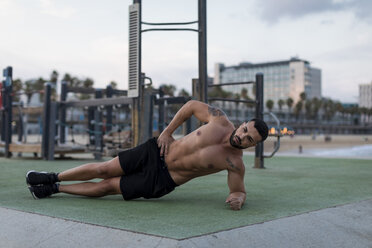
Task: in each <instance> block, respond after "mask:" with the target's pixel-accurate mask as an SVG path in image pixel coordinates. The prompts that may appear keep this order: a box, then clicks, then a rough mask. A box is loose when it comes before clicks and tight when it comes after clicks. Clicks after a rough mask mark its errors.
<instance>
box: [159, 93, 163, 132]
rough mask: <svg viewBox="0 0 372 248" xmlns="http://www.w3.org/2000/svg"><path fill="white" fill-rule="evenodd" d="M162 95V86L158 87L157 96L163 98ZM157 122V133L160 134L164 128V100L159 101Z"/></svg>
mask: <svg viewBox="0 0 372 248" xmlns="http://www.w3.org/2000/svg"><path fill="white" fill-rule="evenodd" d="M163 97H164V91H163V88H161V87H160V88H159V98H163ZM158 107H159V123H158V127H159V135H160V134H161V132H163V130H164V101H160V102H159V106H158Z"/></svg>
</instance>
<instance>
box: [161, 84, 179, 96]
mask: <svg viewBox="0 0 372 248" xmlns="http://www.w3.org/2000/svg"><path fill="white" fill-rule="evenodd" d="M160 88H161V89H162V90H163V92H164V95H168V96H174V93H175V92H176V89H177V88H176V86H175V85H173V84H162V85H160Z"/></svg>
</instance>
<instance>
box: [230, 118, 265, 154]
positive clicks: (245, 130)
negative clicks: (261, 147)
mask: <svg viewBox="0 0 372 248" xmlns="http://www.w3.org/2000/svg"><path fill="white" fill-rule="evenodd" d="M261 140H262V137H261V135H260V134H259V133H258V131H257V129H256V128H255V127H254V121H250V122H248V123H247V122H244V123H243V124H241V125H240V126H239V127H238V128H237V129H235V130H234V132H233V133H232V134H231V136H230V144H231V145H232V146H233V147H235V148H239V149H245V148H248V147H252V146H255V145H256V144H257V143H258V142H260V141H261Z"/></svg>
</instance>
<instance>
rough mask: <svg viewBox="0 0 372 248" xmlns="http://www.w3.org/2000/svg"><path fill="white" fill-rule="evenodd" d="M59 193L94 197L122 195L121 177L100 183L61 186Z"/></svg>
mask: <svg viewBox="0 0 372 248" xmlns="http://www.w3.org/2000/svg"><path fill="white" fill-rule="evenodd" d="M59 192H63V193H68V194H73V195H83V196H92V197H101V196H105V195H115V194H121V190H120V177H113V178H108V179H104V180H102V181H101V182H99V183H94V182H86V183H77V184H70V185H60V186H59Z"/></svg>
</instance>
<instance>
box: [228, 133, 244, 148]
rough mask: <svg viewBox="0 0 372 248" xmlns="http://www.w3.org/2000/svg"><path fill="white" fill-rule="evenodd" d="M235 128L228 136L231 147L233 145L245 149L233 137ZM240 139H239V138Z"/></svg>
mask: <svg viewBox="0 0 372 248" xmlns="http://www.w3.org/2000/svg"><path fill="white" fill-rule="evenodd" d="M236 130H237V128H236V129H235V130H234V132H232V134H231V136H230V145H231V146H232V147H235V148H238V149H245V147H242V146H241V145H240V144H238V143H236V141H235V139H234V137H235V133H236ZM239 140H240V139H239Z"/></svg>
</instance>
